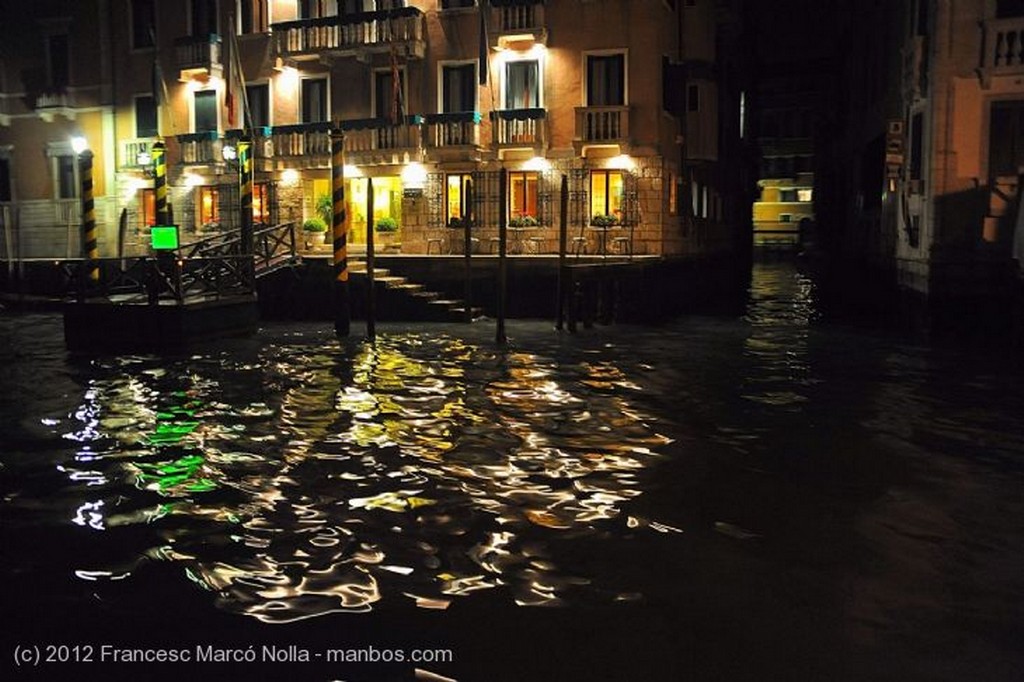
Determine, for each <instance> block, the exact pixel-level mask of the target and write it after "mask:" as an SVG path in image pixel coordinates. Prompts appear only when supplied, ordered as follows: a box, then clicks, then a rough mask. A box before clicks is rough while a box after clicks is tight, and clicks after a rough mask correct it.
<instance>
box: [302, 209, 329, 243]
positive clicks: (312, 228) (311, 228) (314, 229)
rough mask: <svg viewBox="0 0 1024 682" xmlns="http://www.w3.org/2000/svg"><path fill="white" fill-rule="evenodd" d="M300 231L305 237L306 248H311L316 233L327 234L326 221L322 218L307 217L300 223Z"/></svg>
mask: <svg viewBox="0 0 1024 682" xmlns="http://www.w3.org/2000/svg"><path fill="white" fill-rule="evenodd" d="M302 233H303V235H305V237H306V239H305V241H306V248H307V249H309V248H312V246H313V240H314V239H315V238H316V237H317V236H318V235H326V234H327V223H326V222H324V220H323V218H319V217H314V218H308V219H306V221H305V222H303V223H302Z"/></svg>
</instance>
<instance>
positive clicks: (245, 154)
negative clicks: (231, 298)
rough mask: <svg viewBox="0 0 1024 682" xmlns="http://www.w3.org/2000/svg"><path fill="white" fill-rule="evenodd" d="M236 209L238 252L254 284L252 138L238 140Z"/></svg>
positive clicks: (251, 282)
mask: <svg viewBox="0 0 1024 682" xmlns="http://www.w3.org/2000/svg"><path fill="white" fill-rule="evenodd" d="M238 210H239V212H240V218H239V228H240V229H239V238H240V240H241V242H242V243H241V248H240V249H239V254H240V255H242V256H245V257H246V260H245V265H244V268H245V273H246V276H247V279H248V280H249V282H250V284H255V282H254V281H253V277H254V275H255V264H254V263H253V260H252V255H253V246H254V245H253V238H254V237H253V225H252V140H250V139H249V138H242V139H240V140H239V141H238Z"/></svg>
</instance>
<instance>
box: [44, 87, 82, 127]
mask: <svg viewBox="0 0 1024 682" xmlns="http://www.w3.org/2000/svg"><path fill="white" fill-rule="evenodd" d="M74 108H75V99H74V97H73V96H72V94H71V93H70V92H67V91H65V90H56V91H52V92H42V93H39V95H37V96H36V107H35V109H36V113H37V114H39V117H40V118H41V119H43V120H44V121H47V122H49V121H52V120H53V117H54V116H55V115H56V114H61V115H62V116H64V117H65V118H74V113H75V112H74Z"/></svg>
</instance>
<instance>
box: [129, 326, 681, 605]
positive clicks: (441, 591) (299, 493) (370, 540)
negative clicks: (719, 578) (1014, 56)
mask: <svg viewBox="0 0 1024 682" xmlns="http://www.w3.org/2000/svg"><path fill="white" fill-rule="evenodd" d="M413 341H415V343H413ZM496 364H497V365H498V367H499V368H498V369H497V371H496V370H495V369H494V367H495V365H496ZM252 369H253V368H252V366H246V368H245V370H244V371H245V372H249V373H251V372H252ZM191 371H192V372H193V374H195V375H199V376H202V375H203V374H204V373H206V372H207V371H209V372H211V373H213V372H219V373H221V374H223V373H224V369H223V368H222V367H220V366H218V365H217V364H214V365H211V366H206V367H204V366H199V367H196V366H193V367H191ZM237 371H238V372H239V373H240V372H241V371H243V370H242V369H240V368H239V369H238V370H237ZM227 373H228V374H231V370H230V369H229V370H228V371H227ZM231 378H232V377H231V376H228V377H223V380H222V381H221V383H220V384H216V383H214V382H203V381H199V380H196V379H195V378H193V380H192V382H193V383H192V389H190V390H189V391H188V400H190V401H202V404H203V405H202V407H197V411H196V412H195V413H194V414H193V415H185V416H188V417H189V418H191V417H193V416H194V417H195V420H196V421H199V420H201V421H202V423H203V426H202V427H201V428H195V429H193V430H191V431H190V432H188V433H184V434H182V435H181V440H180V442H179V443H176V444H175V445H173V446H171V447H173V448H178V447H195V448H197V449H200V448H201V453H202V457H203V459H204V461H203V463H202V465H201V470H202V476H203V477H205V478H206V479H209V480H210V481H211V484H212V485H211V487H210V488H209V489H200V488H196V487H194V486H190V485H188V484H185V483H182V484H181V485H171V486H167V487H166V488H165V489H162V490H159V491H157V489H156V488H153V487H152V486H150V487H148V488H146V490H145V491H146V492H160V493H161V496H162V499H163V501H164V502H166V498H167V497H173V498H176V501H175V503H174V505H173V507H172V508H171V510H170V513H166V509H165V516H164V517H163V518H162V519H161V520H160V527H161V528H162V529H164V530H163V533H164V534H165V535H166V537H169V538H173V541H172V542H171V543H170V544H167V545H166V546H165V547H164V548H163V549H161V550H158V551H156V552H154V554H153V555H154V556H156V557H158V558H161V559H165V560H174V561H180V562H182V563H183V564H185V566H186V567H187V572H188V575H189V576H190V577H192V579H194V580H196V581H197V582H198V583H199V584H201V585H203V586H204V587H207V588H209V589H211V590H213V591H215V592H216V593H217V594H218V595H219V597H218V599H219V602H220V604H221V606H222V607H223V608H225V609H229V610H234V611H239V612H241V613H245V614H248V615H252V616H254V617H257V618H259V619H261V620H265V621H288V620H294V619H297V618H304V617H309V616H314V615H319V614H322V613H327V612H331V611H339V610H342V611H359V610H365V609H369V608H371V607H372V605H373V604H374V603H375V602H377V601H379V600H380V599H382V598H383V597H384V596H385V595H386V594H398V593H405V594H409V595H412V596H413V597H415V598H416V600H417V603H419V604H420V605H421V606H423V605H432V606H443V605H445V604H446V603H447V602H448V601H449V600H450V599H452V598H454V597H456V596H463V595H466V594H470V593H472V592H474V591H476V590H481V589H491V588H495V587H499V586H501V587H505V588H507V589H508V590H509V591H510V593H511V595H512V597H513V598H514V599H515V600H516V601H517V602H519V603H522V604H538V603H553V602H557V601H558V600H560V599H561V598H564V597H565V595H566V594H567V593H568V592H569V591H570V590H574V589H581V586H582V585H584V584H585V583H586V581H585V580H584V579H583V578H582V577H576V576H572V575H567V574H565V573H563V572H562V571H561V570H560V568H559V566H558V565H557V562H558V548H559V543H560V542H561V541H562V539H569V538H578V537H580V536H581V535H589V534H592V533H595V532H596V531H598V530H600V529H601V527H602V525H603V524H605V523H606V522H608V521H611V520H616V523H617V524H620V526H621V527H623V528H624V527H625V522H624V520H619V519H618V516H619V514H620V511H621V507H622V504H623V503H624V502H625V501H626V500H628V499H630V498H632V497H634V496H636V495H638V494H640V482H639V480H638V479H637V477H636V476H637V474H638V472H639V471H640V470H642V469H643V468H644V467H645V466H647V464H648V462H649V461H650V460H651V458H652V456H653V453H652V449H653V448H655V447H657V446H660V445H663V444H665V443H666V442H667V439H665V438H664V437H662V436H659V435H657V434H656V433H654V432H653V431H652V430H651V429H650V427H648V426H647V425H646V424H645V423H644V421H643V417H642V415H639V414H637V413H635V412H634V411H633V410H632V409H631V408H630V406H629V404H628V400H626V399H625V398H624V397H623V395H624V393H628V392H630V391H632V390H635V387H633V386H632V384H630V383H629V381H628V380H627V379H626V377H624V376H623V375H622V373H621V371H619V370H618V369H616V368H615V367H614V366H612V365H611V364H609V363H597V362H594V363H591V364H587V363H584V364H580V365H578V366H576V367H572V368H570V370H569V371H568V372H562V371H561V370H560V371H559V373H558V374H557V375H556V372H555V363H554V362H553V361H550V360H546V359H544V358H539V357H536V356H532V355H528V354H512V355H508V356H506V357H500V356H495V355H492V354H490V353H488V352H485V351H482V350H480V349H478V348H475V347H472V346H468V345H466V344H464V343H463V342H461V341H456V340H447V339H446V340H443V341H441V342H437V343H430V342H422V341H419V340H415V339H400V340H397V341H395V340H391V341H378V343H377V345H376V347H371V346H365V347H363V348H362V349H360V350H359V351H358V354H357V355H356V357H355V358H353V359H352V360H351V361H350V360H347V359H344V358H341V359H339V358H337V357H334V356H330V355H328V354H327V353H321V352H314V353H312V354H310V353H309V352H308V348H307V347H304V346H292V347H287V346H286V347H276V348H274V349H273V352H270V353H267V354H266V355H265V357H264V358H263V360H262V371H261V373H260V376H259V379H258V381H259V383H261V384H266V385H273V386H275V387H276V388H275V390H276V391H277V395H280V396H281V397H280V399H279V402H272V403H268V404H266V405H264V404H262V403H258V404H256V403H248V404H247V403H245V402H244V400H246V399H248V397H247V396H246V397H245V398H243V401H237V400H236V399H237V398H242V395H241V394H240V395H236V396H230V395H226V394H225V392H226V391H228V390H229V389H228V388H227V387H228V386H230V384H229V380H230V379H231ZM146 381H147V379H146V378H145V377H144V378H143V383H146ZM160 383H161V385H162V388H163V390H164V392H163V395H166V390H167V388H168V384H171V385H174V384H180V383H181V381H180V380H175V381H171V380H169V379H168V377H164V378H163V379H161V380H160ZM196 387H201V388H199V389H198V390H197V388H196ZM160 396H161V392H160V391H150V392H148V393H147V395H146V399H145V400H144V401H143V405H145V406H147V407H148V406H153V407H156V408H157V411H166V409H167V408H166V405H165V404H163V403H161V402H160V401H161V400H162V398H161V397H160ZM231 403H237V404H235V405H232V404H231ZM150 409H152V408H150ZM188 409H191V408H188ZM167 414H171V412H167ZM152 424H153V421H152V419H151V420H150V422H149V424H148V425H146V426H143V425H141V424H135V425H133V426H131V427H130V429H129V430H132V429H134V430H136V431H141V430H145V429H148V428H150V427H151V426H152ZM136 448H137V454H138V455H139V456H138V457H137V458H136V461H134V462H133V463H132V464H130V465H129V467H130V469H131V471H132V472H133V475H134V476H135V477H137V478H140V479H145V477H146V475H147V472H151V471H152V469H150V468H149V467H148V466H143V461H141V460H148V459H149V458H150V457H152V455H153V450H152V449H151V445H150V444H148V443H147V442H146V441H138V442H137V443H136ZM168 452H170V451H169V450H168ZM177 454H180V453H177ZM176 461H177V460H173V461H171V462H170V463H171V464H172V465H173V464H174V463H175V462H176ZM163 465H164V466H166V465H167V463H166V462H164V463H163ZM140 520H141V519H140ZM634 521H635V520H634Z"/></svg>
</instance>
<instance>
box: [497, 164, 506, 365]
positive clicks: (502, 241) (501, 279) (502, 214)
mask: <svg viewBox="0 0 1024 682" xmlns="http://www.w3.org/2000/svg"><path fill="white" fill-rule="evenodd" d="M498 183H499V187H498V330H497V334H496V341H497V342H498V344H500V345H504V344H505V343H506V342H507V341H508V338H507V337H506V336H505V285H506V284H507V282H508V269H507V266H508V262H507V260H508V259H507V256H508V249H507V246H508V215H507V212H506V211H507V207H506V204H507V202H508V195H507V192H508V171H506V170H505V169H504V168H502V169H501V172H500V173H499V174H498Z"/></svg>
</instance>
